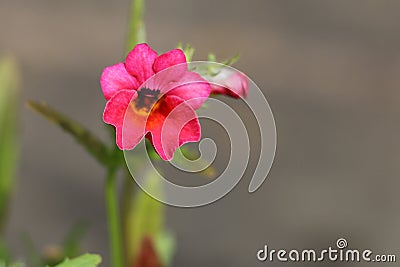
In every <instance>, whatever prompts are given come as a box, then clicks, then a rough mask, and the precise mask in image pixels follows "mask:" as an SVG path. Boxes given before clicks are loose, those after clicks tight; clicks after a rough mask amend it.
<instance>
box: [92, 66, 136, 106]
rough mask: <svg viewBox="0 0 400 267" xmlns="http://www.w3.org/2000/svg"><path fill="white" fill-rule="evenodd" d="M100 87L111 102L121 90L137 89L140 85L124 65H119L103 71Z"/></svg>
mask: <svg viewBox="0 0 400 267" xmlns="http://www.w3.org/2000/svg"><path fill="white" fill-rule="evenodd" d="M100 85H101V89H102V90H103V94H104V97H105V98H106V99H107V100H109V99H110V98H111V97H112V96H113V95H115V93H117V92H118V91H119V90H123V89H137V87H138V86H139V85H140V84H138V82H137V81H136V79H135V78H134V77H133V76H131V75H130V74H129V73H128V72H127V71H126V69H125V65H124V64H123V63H118V64H115V65H113V66H110V67H107V68H105V69H104V70H103V73H102V74H101V78H100Z"/></svg>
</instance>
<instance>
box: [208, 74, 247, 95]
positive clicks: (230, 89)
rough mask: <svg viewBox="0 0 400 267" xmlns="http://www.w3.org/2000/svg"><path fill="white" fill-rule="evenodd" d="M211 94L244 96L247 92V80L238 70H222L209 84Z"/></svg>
mask: <svg viewBox="0 0 400 267" xmlns="http://www.w3.org/2000/svg"><path fill="white" fill-rule="evenodd" d="M211 89H212V90H211V93H212V94H224V95H228V96H231V97H234V98H240V97H244V98H246V97H247V95H248V92H249V81H248V79H247V77H246V75H244V74H243V73H241V72H239V71H235V72H232V71H224V70H222V71H221V73H220V74H218V75H217V76H216V77H215V80H214V81H213V83H212V85H211Z"/></svg>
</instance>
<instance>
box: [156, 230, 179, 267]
mask: <svg viewBox="0 0 400 267" xmlns="http://www.w3.org/2000/svg"><path fill="white" fill-rule="evenodd" d="M154 246H155V249H156V251H157V255H158V257H159V259H160V261H161V263H162V264H163V266H170V265H171V262H172V257H173V255H174V252H175V238H174V236H173V235H172V234H171V233H169V232H162V233H160V234H159V235H158V236H157V237H156V238H155V239H154Z"/></svg>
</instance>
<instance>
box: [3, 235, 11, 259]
mask: <svg viewBox="0 0 400 267" xmlns="http://www.w3.org/2000/svg"><path fill="white" fill-rule="evenodd" d="M10 259H11V253H10V250H9V249H8V247H7V245H6V242H5V240H4V238H3V237H1V236H0V261H3V262H5V263H7V262H9V261H10ZM0 266H1V264H0Z"/></svg>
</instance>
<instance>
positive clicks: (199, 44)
mask: <svg viewBox="0 0 400 267" xmlns="http://www.w3.org/2000/svg"><path fill="white" fill-rule="evenodd" d="M146 4H147V13H146V23H147V31H148V41H149V43H150V44H151V45H152V46H153V47H154V48H155V49H157V50H158V51H159V52H163V51H167V50H169V49H171V48H173V47H174V46H175V45H176V44H177V42H179V41H182V42H189V43H191V44H192V45H193V46H194V47H196V49H197V51H196V55H195V59H206V55H207V53H208V52H209V51H212V52H214V53H216V54H217V55H218V56H219V57H220V58H227V57H229V56H231V55H232V54H234V53H236V52H238V51H239V52H241V55H242V57H241V60H240V62H239V63H238V64H237V65H236V66H237V67H238V68H239V69H241V70H242V71H244V72H245V73H246V74H248V75H249V76H250V77H251V78H252V79H253V80H254V81H255V82H256V83H257V84H258V85H259V86H260V87H261V88H262V89H263V91H264V93H265V95H266V96H267V98H268V100H269V103H270V105H271V107H272V109H273V112H274V115H275V119H276V125H277V131H278V147H277V154H276V160H275V163H274V166H273V168H272V170H271V173H270V175H269V177H268V179H267V182H266V183H265V184H264V185H263V186H262V187H261V189H260V190H259V191H257V192H256V193H255V194H252V195H249V194H248V193H247V187H248V183H249V181H250V178H251V176H250V175H251V172H250V171H248V172H247V174H248V175H247V176H246V177H245V178H244V179H243V180H242V181H241V183H240V184H239V186H238V187H236V189H235V190H233V192H231V193H230V194H229V195H228V196H226V197H225V198H223V199H222V200H220V201H218V202H217V203H215V204H213V205H209V206H206V207H202V208H196V209H181V208H173V207H168V208H167V223H168V227H169V228H170V229H171V230H172V231H173V232H174V233H175V234H176V237H177V244H178V247H177V253H176V255H175V258H174V263H175V264H174V266H192V267H200V266H231V267H234V266H263V265H265V263H259V262H257V260H256V256H255V255H256V252H257V251H258V250H259V249H260V248H261V247H262V246H263V245H264V244H268V245H269V246H272V247H274V248H287V249H290V248H299V249H302V248H303V249H304V248H316V249H318V248H321V249H322V248H326V247H328V246H331V245H334V244H335V242H336V240H337V239H338V238H340V237H345V238H347V240H348V241H349V244H350V246H351V247H354V248H360V249H366V248H368V249H371V250H374V251H375V252H376V253H394V254H397V256H400V253H399V250H400V245H399V241H400V227H399V225H400V214H399V213H398V206H399V203H400V194H399V186H400V179H399V178H400V176H399V174H400V164H399V161H400V142H399V141H398V138H399V136H400V123H399V122H400V121H399V114H400V105H399V104H400V90H399V89H400V49H399V48H400V34H399V33H400V2H399V1H396V0H393V1H389V0H383V1H373V0H353V1H345V0H343V1H342V0H338V1H308V0H303V1H265V0H238V1H231V0H220V1H212V0H203V1H195V0H185V1H184V0H169V1H155V0H148V1H147V3H146ZM128 14H129V1H128V0H120V1H105V0H86V1H54V0H35V1H29V0H24V1H22V0H1V1H0V54H5V53H12V54H13V55H15V57H16V58H17V59H18V61H19V65H20V68H21V70H22V77H23V100H24V101H25V100H28V99H34V100H44V101H46V102H48V103H50V104H52V105H54V106H56V107H57V108H58V109H60V110H62V111H63V112H65V113H66V114H68V115H70V116H71V117H73V118H77V119H78V120H79V121H80V122H82V123H84V124H85V125H87V126H88V127H89V128H90V129H92V130H93V131H95V132H96V133H98V134H99V135H100V136H102V137H103V138H107V132H106V130H105V129H104V127H103V122H102V120H101V115H102V111H103V107H104V103H105V101H104V99H103V96H102V93H101V90H100V87H99V75H100V73H101V71H102V69H103V68H104V67H105V66H107V65H110V64H113V63H114V62H117V61H119V60H121V59H122V55H123V53H124V41H125V35H126V29H127V27H126V25H127V20H128ZM21 109H22V120H21V138H22V142H23V145H22V162H21V167H20V176H19V182H18V188H17V191H16V193H15V196H14V198H13V202H12V206H11V217H10V220H9V224H8V228H7V239H8V241H9V242H10V243H11V245H12V247H13V249H14V250H15V251H16V253H17V255H22V251H21V238H20V237H21V233H23V232H29V233H30V234H31V235H32V237H33V239H34V240H35V243H36V245H37V246H38V247H44V246H45V245H48V244H54V243H58V242H59V241H60V240H61V239H62V238H63V236H64V235H65V234H66V233H67V231H68V230H69V229H70V227H71V226H72V225H73V224H74V223H75V222H76V221H78V220H79V219H86V220H87V221H89V222H90V225H91V227H90V230H89V232H88V233H87V235H86V238H85V240H84V247H85V248H86V249H87V250H88V251H90V252H98V253H101V254H102V255H103V257H104V258H105V261H106V262H107V260H108V257H107V254H108V248H107V228H106V220H105V210H104V203H103V198H102V194H103V181H104V179H103V176H104V173H103V170H102V168H101V167H100V166H99V165H97V163H96V162H95V161H94V160H93V159H92V158H90V157H89V156H88V155H87V154H86V153H85V152H84V151H83V150H82V149H81V148H80V147H79V146H78V145H76V144H75V143H74V141H73V140H72V138H70V137H69V136H67V135H66V134H64V133H63V132H62V131H61V130H59V129H58V128H57V127H55V126H53V125H50V124H49V123H48V122H47V121H45V120H44V119H43V118H41V117H40V116H38V115H37V114H34V113H32V112H31V111H29V110H27V109H26V108H24V107H21ZM325 264H327V263H324V264H323V265H324V266H325ZM303 265H304V266H308V265H309V263H307V264H303ZM303 265H301V264H296V266H303ZM330 265H331V266H353V265H351V264H350V263H348V264H345V263H332V264H330ZM378 265H380V266H381V265H383V264H376V265H374V264H370V266H378ZM103 266H107V264H103ZM269 266H286V265H285V264H283V263H281V264H278V263H272V264H269Z"/></svg>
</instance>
